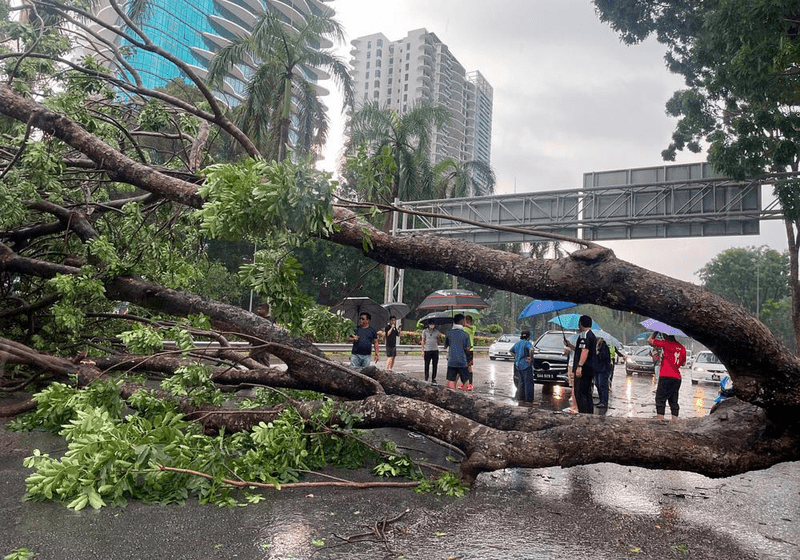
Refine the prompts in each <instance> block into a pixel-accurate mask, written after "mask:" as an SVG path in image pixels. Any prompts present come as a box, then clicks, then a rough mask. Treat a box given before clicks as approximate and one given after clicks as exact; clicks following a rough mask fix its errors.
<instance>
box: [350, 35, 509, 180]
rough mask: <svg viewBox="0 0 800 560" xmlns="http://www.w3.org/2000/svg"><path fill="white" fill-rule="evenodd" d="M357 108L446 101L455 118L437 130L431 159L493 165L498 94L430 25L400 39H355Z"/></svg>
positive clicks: (400, 107) (353, 60) (402, 107)
mask: <svg viewBox="0 0 800 560" xmlns="http://www.w3.org/2000/svg"><path fill="white" fill-rule="evenodd" d="M351 44H352V46H353V49H352V50H351V51H350V54H351V57H352V58H351V60H350V65H351V66H352V76H353V82H354V87H355V100H356V108H358V106H359V104H361V105H363V103H364V102H365V101H375V102H378V103H379V105H380V106H381V107H387V108H391V109H394V110H395V111H397V112H398V113H399V114H400V115H403V114H405V113H406V112H408V111H409V110H411V108H413V106H414V103H416V102H417V101H419V100H423V99H424V100H429V101H430V102H433V103H436V104H439V105H444V106H445V107H447V108H448V109H449V110H450V115H451V118H450V123H449V124H448V125H447V126H445V127H443V128H442V129H440V130H438V131H433V136H432V144H431V161H432V163H436V162H439V161H441V160H443V159H444V158H448V157H449V158H452V159H454V160H456V161H459V162H470V161H481V162H483V163H485V164H487V165H490V164H491V141H492V98H493V91H492V86H491V85H490V84H489V82H488V81H487V80H486V79H485V78H484V77H483V76H482V75H481V73H480V72H478V71H473V72H470V73H467V72H466V71H465V70H464V67H463V66H462V65H461V64H460V63H459V62H458V60H457V59H456V57H455V56H453V54H452V53H451V52H450V49H448V47H447V45H445V44H444V43H442V42H441V41H440V40H439V38H438V37H437V36H436V35H435V34H433V33H430V32H429V31H427V30H426V29H416V30H414V31H409V32H408V35H407V36H406V37H405V38H403V39H400V40H398V41H390V40H389V39H387V38H386V36H385V35H383V34H382V33H374V34H372V35H365V36H363V37H359V38H357V39H354V40H353V41H351Z"/></svg>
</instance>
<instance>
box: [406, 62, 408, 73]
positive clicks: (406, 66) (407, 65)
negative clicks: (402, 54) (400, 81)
mask: <svg viewBox="0 0 800 560" xmlns="http://www.w3.org/2000/svg"><path fill="white" fill-rule="evenodd" d="M406 72H408V64H406Z"/></svg>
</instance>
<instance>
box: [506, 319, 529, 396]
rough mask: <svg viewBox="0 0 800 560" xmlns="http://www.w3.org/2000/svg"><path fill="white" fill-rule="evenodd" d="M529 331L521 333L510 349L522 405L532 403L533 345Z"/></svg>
mask: <svg viewBox="0 0 800 560" xmlns="http://www.w3.org/2000/svg"><path fill="white" fill-rule="evenodd" d="M530 338H531V331H522V332H521V333H520V334H519V340H518V341H517V343H516V344H515V345H514V346H512V347H511V350H509V352H511V353H512V354H513V355H514V365H515V366H516V368H517V370H518V371H519V375H520V381H521V383H522V387H521V391H520V393H521V396H522V399H521V402H522V403H524V404H532V403H533V353H534V352H535V350H534V348H533V344H531V341H530Z"/></svg>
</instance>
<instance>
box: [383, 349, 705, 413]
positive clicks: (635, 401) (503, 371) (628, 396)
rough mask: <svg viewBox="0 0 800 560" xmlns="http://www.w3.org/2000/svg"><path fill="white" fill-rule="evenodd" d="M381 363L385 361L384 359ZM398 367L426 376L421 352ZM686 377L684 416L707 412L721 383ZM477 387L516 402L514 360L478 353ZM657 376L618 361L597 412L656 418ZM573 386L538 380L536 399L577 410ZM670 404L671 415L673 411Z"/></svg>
mask: <svg viewBox="0 0 800 560" xmlns="http://www.w3.org/2000/svg"><path fill="white" fill-rule="evenodd" d="M444 363H445V360H440V364H439V366H440V367H439V369H440V371H439V374H438V376H437V381H439V382H440V383H441V384H443V383H444V374H445V372H446V368H444V369H443V368H442V364H444ZM378 365H379V366H381V365H383V364H381V363H379V364H378ZM394 371H395V372H398V373H403V374H405V375H409V376H411V377H415V378H418V379H422V378H423V363H422V357H421V356H417V355H410V356H398V357H397V359H396V360H395V365H394ZM682 372H683V374H684V380H683V382H682V384H681V389H680V396H679V399H678V404H679V405H680V416H681V417H684V418H693V417H699V416H706V415H707V414H708V413H709V411H710V410H711V407H712V406H713V404H714V399H715V398H716V397H717V394H718V392H719V387H718V385H716V384H713V385H712V384H704V383H700V384H697V385H692V383H691V381H690V379H689V377H688V374H689V371H688V369H684V370H682ZM473 373H474V383H473V385H474V387H475V389H474V391H475V392H476V393H478V394H484V395H486V396H491V397H494V398H497V399H498V400H501V401H502V402H506V403H514V402H516V401H515V400H514V391H515V389H514V378H513V374H514V372H513V363H512V362H510V361H501V360H498V361H492V360H490V359H489V358H488V357H486V356H485V355H476V356H475V363H474V366H473ZM655 394H656V380H655V377H654V376H652V375H647V374H637V373H634V374H633V375H630V376H628V375H626V374H625V366H624V365H623V364H617V365H616V366H615V368H614V375H613V377H612V379H611V387H610V391H609V401H608V408H607V409H597V408H595V414H602V415H606V416H624V417H627V418H652V417H654V416H655V413H656V410H655ZM594 395H595V403H597V402H598V398H597V391H596V390H595V392H594ZM571 397H572V390H571V389H570V388H568V387H562V386H560V385H555V386H546V385H541V384H538V383H537V384H536V386H535V390H534V403H535V405H534V406H536V407H538V408H540V409H542V410H556V411H563V412H571V413H577V412H578V409H577V407H576V406H575V403H574V402H573V399H572V398H571ZM669 414H670V412H669V407H667V415H669Z"/></svg>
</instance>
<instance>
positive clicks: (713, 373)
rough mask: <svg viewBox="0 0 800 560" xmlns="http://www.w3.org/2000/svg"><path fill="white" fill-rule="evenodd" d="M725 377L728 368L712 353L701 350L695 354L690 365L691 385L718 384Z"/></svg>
mask: <svg viewBox="0 0 800 560" xmlns="http://www.w3.org/2000/svg"><path fill="white" fill-rule="evenodd" d="M726 375H728V368H726V367H725V366H724V365H723V363H722V362H720V361H719V358H717V357H716V356H715V355H714V353H713V352H711V351H710V350H703V351H702V352H698V353H697V356H695V358H694V363H693V364H692V383H693V384H697V383H700V382H701V381H705V382H708V383H716V384H719V382H720V381H722V378H723V377H725V376H726Z"/></svg>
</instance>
